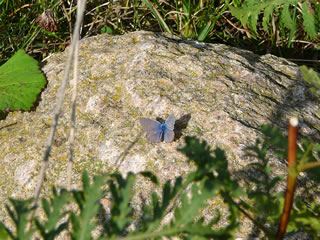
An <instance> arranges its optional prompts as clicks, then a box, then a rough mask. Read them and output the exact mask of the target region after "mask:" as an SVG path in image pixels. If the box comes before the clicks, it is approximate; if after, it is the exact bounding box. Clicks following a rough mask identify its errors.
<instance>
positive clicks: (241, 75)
mask: <svg viewBox="0 0 320 240" xmlns="http://www.w3.org/2000/svg"><path fill="white" fill-rule="evenodd" d="M67 53H68V51H65V52H63V53H59V54H55V55H53V56H52V57H51V58H50V59H49V60H48V63H47V65H46V66H45V67H44V68H43V71H44V73H45V74H46V76H47V78H48V86H47V88H46V89H45V90H44V92H43V93H42V95H41V101H40V104H39V106H38V107H37V108H36V111H34V112H23V113H22V112H13V113H10V114H9V115H8V116H7V118H6V119H5V120H4V121H1V122H0V126H1V127H2V126H5V125H9V124H12V123H16V124H14V125H12V126H9V127H6V128H3V129H1V130H0V136H1V137H0V148H1V150H0V161H1V168H0V186H1V189H0V191H1V192H0V203H1V206H0V209H4V208H3V203H4V202H5V200H6V199H7V198H8V197H9V196H11V197H16V198H24V197H30V196H32V193H33V191H34V188H35V185H36V182H37V179H38V178H37V176H38V173H39V169H40V164H41V160H42V157H43V152H44V146H45V143H46V141H47V138H48V134H49V128H50V124H51V122H52V113H53V109H54V107H55V102H56V94H57V90H58V88H59V86H60V84H61V79H62V77H63V73H64V68H65V65H66V59H67ZM79 67H80V73H79V78H80V83H79V87H78V100H77V104H78V105H77V132H76V136H77V137H76V144H75V156H74V170H73V187H75V188H76V187H79V183H80V180H79V178H80V173H81V172H82V170H84V169H86V170H88V171H89V172H90V173H91V174H97V173H100V172H111V171H117V170H119V171H120V172H121V173H123V174H125V173H127V172H128V171H133V172H139V171H143V170H150V171H153V172H154V173H155V174H156V175H157V176H158V177H159V178H160V180H161V182H162V183H164V182H165V181H166V180H168V179H173V178H174V177H176V176H179V175H185V174H186V173H187V172H188V171H190V169H192V167H193V166H192V164H191V163H189V162H187V161H186V158H185V156H184V155H182V154H181V153H180V152H178V151H177V150H176V149H177V147H180V146H183V145H184V141H183V136H184V135H194V136H197V137H198V138H201V139H204V140H206V141H207V142H208V143H209V144H210V145H212V146H213V147H216V146H219V147H221V148H223V149H225V150H226V152H227V155H228V161H229V165H230V170H231V171H232V172H236V171H237V170H240V169H241V168H242V167H243V166H245V165H246V164H247V163H248V162H249V161H250V160H252V159H249V158H247V157H245V156H244V151H243V148H244V147H245V146H248V145H250V144H253V143H254V141H255V139H256V138H257V137H258V136H260V133H259V131H257V128H258V127H259V126H260V125H261V124H267V123H269V124H270V123H271V124H275V125H278V126H280V127H281V128H282V129H284V130H285V128H286V127H287V124H288V123H287V122H288V118H289V117H290V116H298V117H299V119H300V123H301V124H300V126H301V131H300V132H301V133H302V134H303V135H306V136H312V137H314V138H319V136H320V135H319V133H320V132H319V130H320V121H319V117H318V114H317V112H318V110H319V105H318V104H316V103H315V100H314V99H313V98H312V95H311V94H310V92H309V90H308V88H307V87H306V84H305V82H304V81H303V80H302V78H301V74H300V72H299V68H298V66H297V65H295V64H293V63H291V62H288V61H286V60H285V59H282V58H278V57H275V56H272V55H265V56H258V55H255V54H253V53H251V52H249V51H244V50H240V49H236V48H232V47H228V46H226V45H222V44H204V43H199V42H195V41H190V40H183V39H179V38H176V37H173V36H169V35H163V34H158V33H151V32H144V31H140V32H134V33H129V34H126V35H121V36H110V35H100V36H96V37H91V38H88V39H84V40H82V41H81V49H80V66H79ZM66 96H67V99H66V101H65V103H64V107H63V112H62V114H61V118H60V120H59V127H58V131H57V134H56V138H55V142H54V146H53V148H52V153H51V158H50V164H49V169H48V171H47V178H46V182H45V186H44V189H43V195H47V194H49V193H50V191H51V190H50V187H51V186H52V185H53V184H55V185H60V186H65V182H66V165H67V156H68V134H69V132H70V127H69V118H70V106H71V101H70V98H71V89H70V88H68V89H67V92H66ZM172 113H173V114H174V115H175V116H176V118H178V119H179V118H181V117H182V118H183V119H184V120H188V121H187V126H186V128H185V129H182V130H181V131H180V132H179V133H178V134H177V138H176V139H175V141H174V142H172V143H158V144H152V143H150V142H148V141H147V140H146V139H145V137H144V136H143V137H141V138H140V139H139V140H138V141H137V143H135V145H134V146H133V147H132V148H130V149H129V150H128V153H127V155H126V156H125V158H123V159H121V158H120V157H121V156H122V155H123V153H124V151H125V150H126V149H127V148H128V146H130V144H131V143H132V142H133V141H134V140H135V139H136V137H137V136H138V135H139V133H140V132H141V130H142V129H141V126H140V124H139V118H140V117H149V118H153V119H155V118H157V117H160V118H163V119H165V118H166V117H167V116H168V115H169V114H172ZM275 164H277V168H276V172H275V173H276V174H277V173H284V172H285V170H286V168H285V164H283V163H280V162H275ZM138 184H139V189H142V190H143V192H144V193H145V194H147V193H148V192H150V191H152V190H153V189H152V188H153V186H152V185H150V184H149V183H147V182H143V181H142V180H140V181H139V183H138ZM0 216H1V217H2V218H3V217H4V216H5V212H4V210H1V214H0ZM249 228H250V225H247V224H246V223H244V225H243V226H242V228H241V231H240V232H239V237H241V236H246V234H247V233H249V232H250V231H251V229H249Z"/></svg>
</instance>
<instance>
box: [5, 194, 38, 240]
mask: <svg viewBox="0 0 320 240" xmlns="http://www.w3.org/2000/svg"><path fill="white" fill-rule="evenodd" d="M9 200H10V202H11V204H12V206H13V210H12V209H11V208H10V207H9V206H8V205H6V208H7V211H8V213H9V215H10V217H11V219H12V220H13V222H14V224H15V233H16V236H14V239H23V240H27V239H31V236H32V234H33V232H34V231H35V229H34V228H33V227H31V228H30V229H29V230H28V231H27V224H28V221H29V216H30V214H31V212H32V211H33V210H34V209H35V207H31V205H32V202H33V199H27V200H17V199H13V198H10V199H9ZM7 232H8V231H7ZM8 233H9V232H8ZM9 234H10V233H9ZM12 235H14V233H12Z"/></svg>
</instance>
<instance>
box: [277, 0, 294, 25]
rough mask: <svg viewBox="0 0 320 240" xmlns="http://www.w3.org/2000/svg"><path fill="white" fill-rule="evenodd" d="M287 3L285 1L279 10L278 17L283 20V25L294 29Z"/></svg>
mask: <svg viewBox="0 0 320 240" xmlns="http://www.w3.org/2000/svg"><path fill="white" fill-rule="evenodd" d="M289 6H290V4H289V3H286V4H285V5H283V8H282V11H281V16H280V19H281V21H282V22H283V24H284V26H286V27H287V28H288V29H290V30H295V29H296V26H295V23H294V21H293V20H292V18H291V14H290V12H289Z"/></svg>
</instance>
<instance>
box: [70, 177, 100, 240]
mask: <svg viewBox="0 0 320 240" xmlns="http://www.w3.org/2000/svg"><path fill="white" fill-rule="evenodd" d="M104 182H105V176H104V175H102V176H97V177H95V178H94V179H93V183H92V184H90V179H89V177H88V174H87V172H86V171H84V172H83V174H82V184H83V191H76V190H74V191H73V196H74V199H75V200H76V201H77V204H78V207H79V209H80V215H78V216H77V215H75V214H74V213H72V214H71V222H72V231H71V233H70V234H71V237H72V239H77V240H85V239H91V238H92V236H91V232H92V230H93V229H94V228H95V227H96V226H97V221H96V220H95V219H94V217H95V216H96V215H97V213H98V212H99V210H100V205H99V202H98V200H99V199H100V198H101V197H102V190H101V187H102V185H103V184H104Z"/></svg>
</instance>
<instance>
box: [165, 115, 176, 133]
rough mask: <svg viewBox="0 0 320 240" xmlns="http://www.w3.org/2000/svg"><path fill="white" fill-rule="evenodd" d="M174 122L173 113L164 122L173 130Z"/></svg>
mask: <svg viewBox="0 0 320 240" xmlns="http://www.w3.org/2000/svg"><path fill="white" fill-rule="evenodd" d="M175 122H176V119H175V117H174V115H173V114H171V115H170V116H169V117H168V119H167V120H166V124H167V126H168V129H170V130H173V128H174V123H175Z"/></svg>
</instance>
